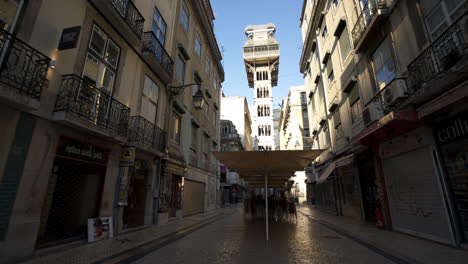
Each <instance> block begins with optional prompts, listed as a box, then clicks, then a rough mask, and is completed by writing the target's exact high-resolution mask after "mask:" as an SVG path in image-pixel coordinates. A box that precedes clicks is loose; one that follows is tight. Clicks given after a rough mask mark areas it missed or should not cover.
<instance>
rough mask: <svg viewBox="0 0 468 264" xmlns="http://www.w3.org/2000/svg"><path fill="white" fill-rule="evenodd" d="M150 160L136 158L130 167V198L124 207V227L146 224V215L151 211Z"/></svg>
mask: <svg viewBox="0 0 468 264" xmlns="http://www.w3.org/2000/svg"><path fill="white" fill-rule="evenodd" d="M150 165H151V164H150V162H149V161H148V160H142V159H138V158H137V159H136V160H135V163H134V166H132V167H130V169H129V182H128V199H127V205H125V206H124V207H123V217H122V218H123V228H124V229H125V228H131V227H137V226H141V225H144V224H145V215H146V214H147V211H148V210H150V211H151V209H152V208H151V206H149V205H150V204H151V200H150V199H149V198H151V197H148V196H150V194H151V186H152V185H151V180H152V177H151V176H152V174H151V172H152V171H151V166H150Z"/></svg>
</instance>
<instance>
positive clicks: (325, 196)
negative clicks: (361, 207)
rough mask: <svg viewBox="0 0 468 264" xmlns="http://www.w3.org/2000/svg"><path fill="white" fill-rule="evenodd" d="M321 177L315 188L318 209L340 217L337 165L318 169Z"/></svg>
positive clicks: (333, 164) (332, 164)
mask: <svg viewBox="0 0 468 264" xmlns="http://www.w3.org/2000/svg"><path fill="white" fill-rule="evenodd" d="M317 171H318V174H319V175H320V176H319V178H318V180H317V184H316V186H315V191H316V200H315V204H316V206H317V208H319V209H320V210H322V211H325V212H328V213H331V214H334V215H338V206H337V193H336V187H337V182H336V175H335V163H334V162H332V163H331V164H328V166H326V167H325V166H324V167H322V168H321V169H317Z"/></svg>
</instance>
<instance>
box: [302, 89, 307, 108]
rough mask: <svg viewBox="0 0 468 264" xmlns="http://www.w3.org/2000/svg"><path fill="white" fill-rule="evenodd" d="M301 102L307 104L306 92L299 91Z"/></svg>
mask: <svg viewBox="0 0 468 264" xmlns="http://www.w3.org/2000/svg"><path fill="white" fill-rule="evenodd" d="M301 104H303V105H305V104H307V97H306V92H301Z"/></svg>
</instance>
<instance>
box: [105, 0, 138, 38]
mask: <svg viewBox="0 0 468 264" xmlns="http://www.w3.org/2000/svg"><path fill="white" fill-rule="evenodd" d="M108 1H110V2H111V3H112V5H113V6H114V7H115V9H116V10H117V11H118V12H119V14H120V15H121V16H122V18H123V19H124V20H125V21H126V22H127V24H128V25H129V26H130V28H132V30H133V31H134V32H135V34H137V36H138V38H140V39H141V38H142V36H143V24H144V22H145V19H144V18H143V15H141V13H140V11H138V9H137V8H136V6H135V4H134V3H133V2H132V1H131V0H108Z"/></svg>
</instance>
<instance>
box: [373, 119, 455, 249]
mask: <svg viewBox="0 0 468 264" xmlns="http://www.w3.org/2000/svg"><path fill="white" fill-rule="evenodd" d="M435 156H436V150H435V146H434V144H433V138H432V132H431V130H430V129H428V128H427V127H421V128H418V129H416V130H414V131H412V132H410V133H407V134H403V135H401V136H398V137H395V138H393V139H391V140H389V141H387V142H385V143H383V144H382V145H381V157H382V164H383V170H384V175H385V183H386V187H387V193H388V200H389V206H390V211H391V217H392V223H393V228H394V229H395V230H398V231H400V232H405V233H409V234H412V235H416V236H420V237H424V238H427V239H431V240H436V241H439V242H442V243H447V244H452V243H453V235H452V230H451V225H450V220H449V219H450V218H449V215H448V208H447V207H446V205H447V203H446V197H445V196H444V195H443V191H442V189H443V186H442V184H441V183H442V175H440V170H439V169H438V167H437V165H436V160H435Z"/></svg>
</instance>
